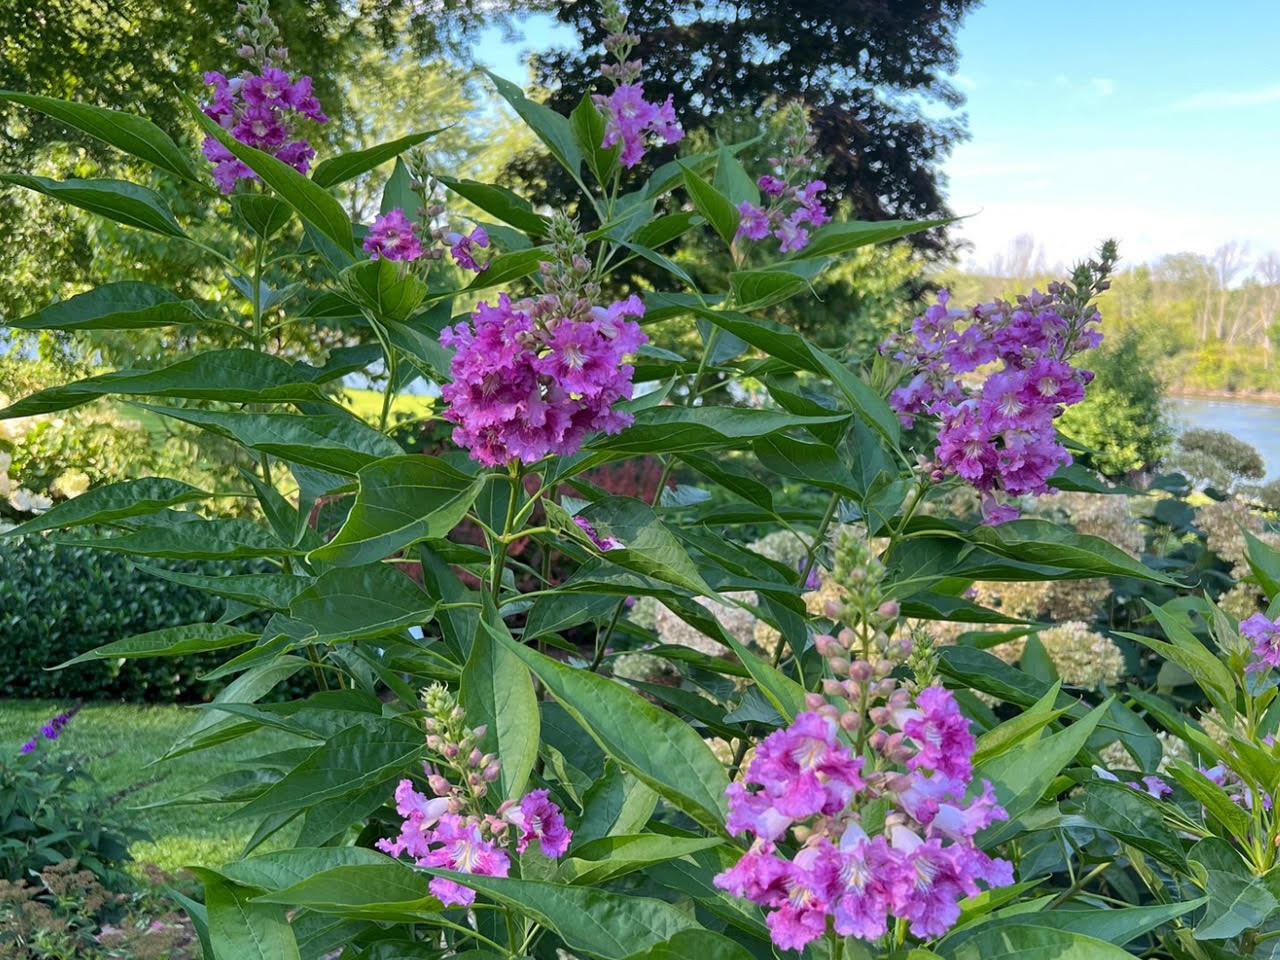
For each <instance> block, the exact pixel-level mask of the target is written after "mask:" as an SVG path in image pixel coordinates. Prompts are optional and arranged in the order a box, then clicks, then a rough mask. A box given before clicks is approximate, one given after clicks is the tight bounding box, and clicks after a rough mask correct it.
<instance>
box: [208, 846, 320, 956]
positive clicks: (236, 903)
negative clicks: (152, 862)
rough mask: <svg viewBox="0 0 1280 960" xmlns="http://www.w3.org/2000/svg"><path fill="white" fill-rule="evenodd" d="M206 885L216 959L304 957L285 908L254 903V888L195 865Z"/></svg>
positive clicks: (255, 891)
mask: <svg viewBox="0 0 1280 960" xmlns="http://www.w3.org/2000/svg"><path fill="white" fill-rule="evenodd" d="M193 872H194V873H195V875H196V876H197V877H199V878H200V881H201V882H202V883H203V884H204V903H205V909H206V911H207V915H208V918H209V921H208V922H209V927H208V929H209V942H210V945H211V946H212V947H213V956H214V957H215V958H216V960H221V958H223V957H226V958H228V960H229V958H231V957H234V958H235V960H301V954H300V953H299V952H298V942H297V940H296V939H294V936H293V930H292V929H290V927H289V918H288V916H287V914H286V912H285V908H284V907H283V906H280V905H278V904H273V903H254V902H253V897H254V896H255V895H256V894H258V892H259V891H258V890H257V889H256V888H254V887H242V886H240V885H239V884H238V883H232V882H231V881H229V880H227V879H226V878H225V877H221V876H219V875H218V874H217V873H214V872H213V871H212V870H204V869H200V868H195V869H194V870H193Z"/></svg>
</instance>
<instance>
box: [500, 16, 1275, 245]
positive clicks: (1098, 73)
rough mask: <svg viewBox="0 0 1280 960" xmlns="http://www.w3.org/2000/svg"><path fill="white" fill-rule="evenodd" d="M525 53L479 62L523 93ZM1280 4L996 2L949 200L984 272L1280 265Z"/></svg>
mask: <svg viewBox="0 0 1280 960" xmlns="http://www.w3.org/2000/svg"><path fill="white" fill-rule="evenodd" d="M557 33H558V35H559V36H562V37H565V38H566V39H571V36H570V35H569V34H568V33H567V32H563V31H549V30H548V28H547V26H546V24H545V22H542V23H534V24H531V25H530V29H529V30H528V32H527V36H526V40H525V41H524V42H523V43H517V44H514V45H512V44H506V43H503V42H502V41H501V40H500V38H499V37H498V36H497V35H495V34H490V35H488V36H487V37H486V38H485V40H483V41H482V45H481V48H480V49H479V51H478V53H479V56H480V58H481V59H482V60H486V61H488V62H489V63H491V64H492V66H493V67H494V68H495V69H496V70H497V71H498V72H499V73H502V74H504V75H507V76H509V77H510V78H511V79H513V80H516V81H523V80H524V79H525V76H524V70H523V67H521V66H520V62H519V60H518V59H517V57H516V54H517V53H518V51H520V50H521V49H524V50H527V49H529V48H530V47H537V46H541V45H544V44H545V42H546V40H547V39H549V38H550V37H552V36H555V35H557ZM1278 40H1280V2H1277V0H1219V2H1207V0H1105V2H1104V0H987V3H986V4H985V5H984V6H983V7H980V8H979V9H977V10H976V11H975V12H973V13H972V14H970V15H969V17H968V18H967V19H966V21H965V23H964V26H963V27H962V28H961V31H960V34H959V44H958V46H959V49H960V65H959V70H958V73H957V76H956V78H955V81H956V83H957V85H958V86H959V87H960V88H961V89H962V90H963V91H964V92H965V94H966V96H967V98H968V103H967V104H966V105H965V107H964V108H963V109H964V112H966V113H967V114H968V117H969V130H970V134H971V137H970V140H969V141H968V142H967V143H965V144H962V145H961V146H960V147H958V148H957V149H956V151H955V153H954V154H953V156H952V157H951V159H950V160H949V161H948V162H947V164H946V165H945V168H944V169H945V172H946V175H947V178H948V185H947V195H948V197H949V198H950V201H951V205H952V207H953V209H954V210H955V211H956V212H957V213H961V214H973V216H972V217H970V218H969V219H967V220H966V221H965V222H964V223H963V224H962V225H961V228H960V234H961V236H962V237H963V238H964V239H966V240H968V241H969V242H970V243H971V244H972V249H970V250H969V251H967V252H966V253H964V254H962V258H961V259H962V261H964V262H968V263H970V264H975V265H978V266H986V265H988V264H990V263H991V261H992V260H993V258H995V257H996V256H998V255H1000V254H1002V253H1004V252H1005V251H1006V250H1007V247H1008V244H1009V241H1010V240H1011V239H1012V238H1013V237H1015V236H1017V235H1018V234H1023V233H1027V234H1031V235H1032V236H1033V237H1035V239H1036V240H1037V242H1038V243H1039V245H1040V246H1041V248H1042V249H1043V251H1044V253H1045V256H1046V260H1047V263H1048V265H1049V266H1052V265H1054V264H1055V263H1057V262H1062V263H1068V262H1070V261H1072V260H1075V259H1077V258H1079V257H1081V256H1083V255H1085V254H1087V253H1089V252H1090V251H1091V250H1092V248H1093V247H1095V246H1096V245H1097V243H1098V242H1099V241H1100V240H1101V239H1103V238H1104V237H1106V236H1116V237H1117V238H1118V239H1119V240H1120V242H1121V253H1122V254H1123V255H1124V257H1125V260H1126V261H1127V262H1129V263H1137V262H1142V261H1150V260H1154V259H1156V258H1158V257H1160V256H1162V255H1164V254H1168V253H1176V252H1179V251H1183V250H1190V251H1194V252H1198V253H1206V254H1207V253H1211V252H1212V251H1213V250H1214V249H1215V248H1216V247H1218V246H1219V245H1220V244H1222V243H1224V242H1226V241H1229V240H1236V241H1241V242H1246V243H1248V244H1249V246H1250V251H1251V252H1252V253H1253V254H1255V255H1258V254H1262V253H1264V252H1266V251H1267V250H1271V249H1280V182H1278V181H1277V170H1278V169H1280V163H1278V162H1277V159H1278V158H1280V58H1278V57H1277V53H1276V46H1277V41H1278Z"/></svg>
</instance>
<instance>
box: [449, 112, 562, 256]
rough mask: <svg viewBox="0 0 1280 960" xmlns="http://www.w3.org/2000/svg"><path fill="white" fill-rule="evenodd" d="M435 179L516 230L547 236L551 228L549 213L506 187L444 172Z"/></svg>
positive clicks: (535, 235) (534, 235)
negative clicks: (459, 178) (538, 210)
mask: <svg viewBox="0 0 1280 960" xmlns="http://www.w3.org/2000/svg"><path fill="white" fill-rule="evenodd" d="M561 119H563V117H562V118H561ZM436 179H437V180H439V181H440V182H441V183H443V184H444V185H445V186H446V187H448V188H449V189H450V190H452V191H453V192H454V193H456V194H457V195H458V196H460V197H462V198H463V199H464V200H470V201H471V202H472V203H474V204H475V205H476V206H477V207H479V208H480V209H481V210H483V211H485V212H486V213H489V214H492V215H493V216H495V217H497V218H498V219H499V220H501V221H502V222H503V223H508V224H510V225H511V226H513V227H515V228H516V229H517V230H523V231H524V232H525V233H527V234H529V236H531V237H545V236H546V235H547V234H548V233H549V232H550V230H551V225H550V223H549V222H548V221H547V218H546V217H544V216H542V214H540V213H534V212H533V206H532V205H531V204H530V203H529V201H528V200H526V199H524V197H522V196H520V195H519V194H517V193H513V192H512V191H510V190H508V189H507V188H506V187H500V186H497V185H496V184H492V183H480V182H479V181H478V180H456V179H454V178H453V177H445V176H437V177H436Z"/></svg>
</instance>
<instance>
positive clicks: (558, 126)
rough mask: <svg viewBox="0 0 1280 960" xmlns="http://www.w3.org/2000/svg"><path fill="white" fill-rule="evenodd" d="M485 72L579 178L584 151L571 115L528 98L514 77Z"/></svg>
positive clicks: (569, 169) (550, 148)
mask: <svg viewBox="0 0 1280 960" xmlns="http://www.w3.org/2000/svg"><path fill="white" fill-rule="evenodd" d="M485 73H486V74H488V76H489V79H490V80H492V81H493V85H494V87H496V88H497V91H498V94H499V95H500V96H501V97H502V99H504V100H506V101H507V103H509V104H511V107H512V109H513V110H515V112H516V113H518V114H519V115H520V118H521V119H522V120H524V122H525V123H527V124H528V125H529V129H531V130H532V131H533V132H534V133H535V134H536V135H537V137H538V139H539V140H541V141H542V142H543V143H544V144H546V146H547V149H548V150H550V151H551V154H552V156H554V157H555V158H556V160H558V161H559V162H560V164H561V166H563V167H564V168H565V169H566V170H568V171H569V173H570V175H572V176H573V178H574V179H575V180H577V179H578V177H579V174H580V172H581V170H582V151H581V150H579V149H578V144H577V141H576V140H575V139H574V136H573V127H572V126H571V125H570V123H569V120H568V118H567V117H562V116H561V115H560V114H558V113H556V112H555V111H554V110H552V109H551V108H550V107H547V106H543V105H542V104H541V103H535V102H534V101H532V100H530V99H528V98H527V97H525V95H524V91H523V90H521V89H520V88H519V87H517V86H516V85H515V84H514V83H512V82H511V81H510V80H504V79H502V77H500V76H498V75H497V74H495V73H491V72H490V71H488V70H486V71H485Z"/></svg>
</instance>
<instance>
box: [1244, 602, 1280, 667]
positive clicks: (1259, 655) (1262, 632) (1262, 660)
mask: <svg viewBox="0 0 1280 960" xmlns="http://www.w3.org/2000/svg"><path fill="white" fill-rule="evenodd" d="M1240 635H1241V636H1242V637H1244V638H1245V639H1246V640H1249V641H1251V642H1252V643H1253V655H1254V657H1255V658H1256V659H1255V660H1254V661H1253V662H1252V663H1250V664H1249V665H1248V666H1247V667H1245V670H1246V671H1248V672H1250V673H1256V672H1258V671H1260V670H1266V669H1267V668H1268V667H1280V621H1276V620H1269V619H1267V618H1266V617H1264V616H1263V615H1262V614H1260V613H1255V614H1254V615H1253V616H1251V617H1248V618H1247V619H1244V620H1241V621H1240Z"/></svg>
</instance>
